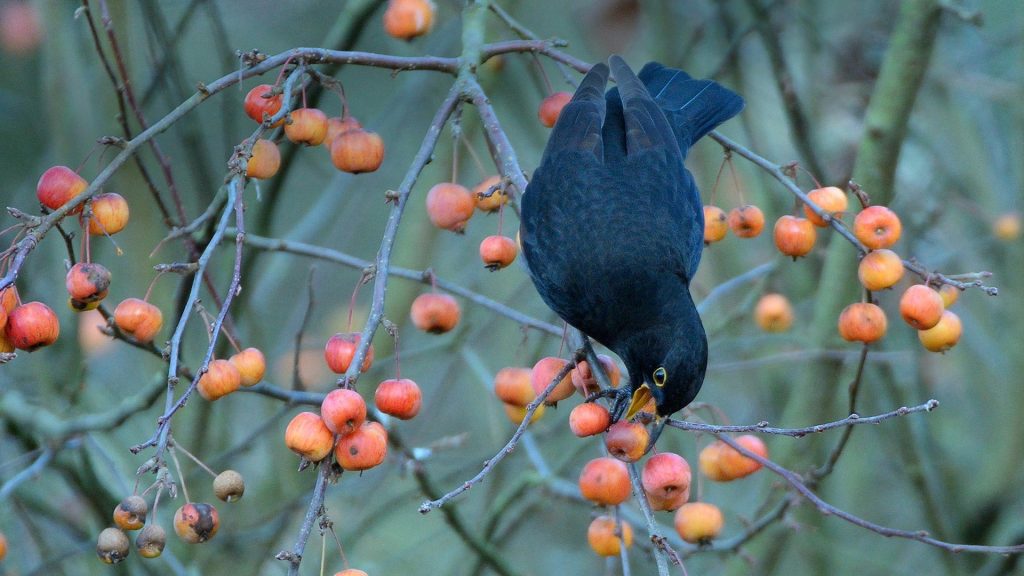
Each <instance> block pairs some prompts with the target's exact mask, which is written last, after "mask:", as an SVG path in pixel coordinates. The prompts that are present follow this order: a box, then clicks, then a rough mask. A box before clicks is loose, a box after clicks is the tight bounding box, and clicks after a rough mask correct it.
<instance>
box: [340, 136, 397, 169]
mask: <svg viewBox="0 0 1024 576" xmlns="http://www.w3.org/2000/svg"><path fill="white" fill-rule="evenodd" d="M383 161H384V140H383V139H382V138H381V137H380V134H377V133H376V132H370V131H369V130H363V129H362V128H356V129H354V130H349V131H348V132H342V133H341V134H338V136H337V138H335V139H334V142H331V162H333V163H334V167H335V168H337V169H338V170H341V171H342V172H349V173H351V174H361V173H363V172H373V171H375V170H376V169H377V168H380V165H381V163H382V162H383Z"/></svg>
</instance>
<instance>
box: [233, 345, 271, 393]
mask: <svg viewBox="0 0 1024 576" xmlns="http://www.w3.org/2000/svg"><path fill="white" fill-rule="evenodd" d="M228 362H231V364H232V365H233V366H234V367H235V369H236V370H238V374H239V376H241V383H242V386H246V387H248V386H253V385H255V384H256V383H257V382H259V381H260V380H263V374H264V373H265V372H266V371H267V360H266V358H264V357H263V352H260V349H259V348H253V347H249V348H246V349H245V350H242V351H241V352H236V353H235V354H232V355H231V357H230V358H228Z"/></svg>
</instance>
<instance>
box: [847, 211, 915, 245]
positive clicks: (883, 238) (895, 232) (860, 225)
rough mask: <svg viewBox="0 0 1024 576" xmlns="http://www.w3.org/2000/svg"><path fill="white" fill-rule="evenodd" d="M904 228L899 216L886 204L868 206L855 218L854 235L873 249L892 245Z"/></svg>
mask: <svg viewBox="0 0 1024 576" xmlns="http://www.w3.org/2000/svg"><path fill="white" fill-rule="evenodd" d="M902 230H903V226H902V224H900V218H899V216H897V215H896V213H895V212H893V211H892V210H890V209H888V208H886V207H885V206H868V207H867V208H865V209H863V210H861V211H860V212H859V213H857V217H856V218H854V219H853V235H854V236H856V237H857V239H858V240H860V241H861V242H863V243H864V245H865V246H867V247H868V248H870V249H872V250H877V249H879V248H888V247H890V246H892V245H893V244H895V243H896V241H897V240H899V239H900V233H901V232H902Z"/></svg>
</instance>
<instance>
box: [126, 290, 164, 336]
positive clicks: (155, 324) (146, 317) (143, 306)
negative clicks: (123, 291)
mask: <svg viewBox="0 0 1024 576" xmlns="http://www.w3.org/2000/svg"><path fill="white" fill-rule="evenodd" d="M114 323H115V324H117V327H118V328H120V329H121V331H122V332H125V333H126V334H130V335H131V336H134V337H135V340H136V341H138V342H142V343H143V344H145V343H148V342H152V341H153V338H154V337H155V336H156V334H157V332H159V331H160V327H161V326H163V324H164V315H163V313H162V312H160V309H159V308H157V307H156V306H154V305H152V304H150V303H149V302H146V301H145V300H141V299H139V298H125V299H124V300H122V301H121V303H120V304H118V305H117V308H114Z"/></svg>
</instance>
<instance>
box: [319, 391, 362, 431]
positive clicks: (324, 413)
mask: <svg viewBox="0 0 1024 576" xmlns="http://www.w3.org/2000/svg"><path fill="white" fill-rule="evenodd" d="M320 417H321V418H322V419H323V423H324V424H325V425H326V426H327V429H328V430H329V431H331V432H333V433H335V434H341V435H342V436H345V435H347V434H351V433H352V432H354V431H355V430H356V428H359V427H360V426H362V425H363V422H364V421H365V420H366V401H365V400H363V397H362V396H360V395H359V393H358V392H356V391H355V390H349V389H348V388H336V389H334V390H331V391H330V392H328V393H327V395H326V396H324V400H323V402H322V403H321V404H320Z"/></svg>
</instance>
